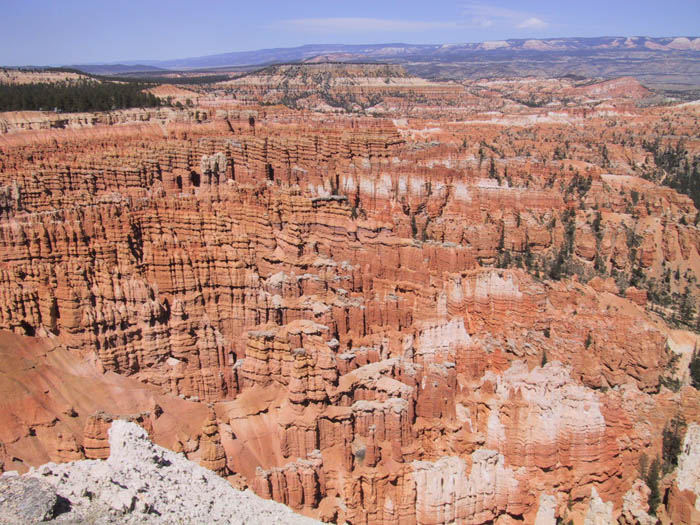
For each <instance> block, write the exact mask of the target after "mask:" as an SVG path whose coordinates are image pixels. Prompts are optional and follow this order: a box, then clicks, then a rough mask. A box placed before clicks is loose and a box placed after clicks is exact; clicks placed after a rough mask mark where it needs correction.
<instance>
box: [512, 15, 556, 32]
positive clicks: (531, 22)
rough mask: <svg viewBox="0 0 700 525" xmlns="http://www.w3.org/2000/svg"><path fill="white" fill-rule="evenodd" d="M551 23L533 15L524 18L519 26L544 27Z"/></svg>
mask: <svg viewBox="0 0 700 525" xmlns="http://www.w3.org/2000/svg"><path fill="white" fill-rule="evenodd" d="M548 25H549V24H547V22H545V21H544V20H542V19H541V18H537V17H536V16H531V17H530V18H528V19H526V20H523V21H522V22H520V23H519V24H518V28H520V29H544V28H545V27H547V26H548Z"/></svg>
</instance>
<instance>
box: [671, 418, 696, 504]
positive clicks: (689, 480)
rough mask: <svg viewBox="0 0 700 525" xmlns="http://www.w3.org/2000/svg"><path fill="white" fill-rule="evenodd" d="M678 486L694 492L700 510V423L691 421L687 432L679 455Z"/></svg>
mask: <svg viewBox="0 0 700 525" xmlns="http://www.w3.org/2000/svg"><path fill="white" fill-rule="evenodd" d="M676 483H677V484H678V488H679V489H681V490H689V491H691V492H692V493H694V494H695V495H696V496H697V498H696V499H695V508H696V510H700V425H697V424H695V423H691V424H690V425H689V426H688V430H687V431H686V433H685V439H684V440H683V448H682V449H681V454H680V456H678V476H677V478H676Z"/></svg>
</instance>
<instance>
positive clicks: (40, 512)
mask: <svg viewBox="0 0 700 525" xmlns="http://www.w3.org/2000/svg"><path fill="white" fill-rule="evenodd" d="M109 445H110V455H109V458H107V459H106V460H82V461H77V462H70V463H63V464H54V463H49V464H46V465H43V466H41V467H39V468H38V469H36V470H32V471H31V472H29V473H28V474H25V475H24V476H22V477H21V478H17V477H16V475H15V476H13V475H11V474H10V473H5V474H4V475H3V476H2V477H0V486H2V487H3V491H2V494H3V496H2V501H0V523H13V519H17V520H22V522H23V523H38V522H42V523H47V522H48V523H76V522H79V523H95V524H102V523H105V524H106V523H202V524H204V523H227V524H234V523H250V524H264V523H280V524H282V523H284V524H287V523H289V524H299V525H301V524H312V523H318V522H316V521H314V520H311V519H309V518H305V517H302V516H298V515H295V514H294V513H293V512H292V511H290V510H289V508H287V507H285V506H283V505H280V504H278V503H274V502H271V501H266V500H263V499H261V498H259V497H258V496H256V495H254V494H252V493H250V492H249V491H245V492H241V491H238V490H236V489H234V488H232V487H231V486H230V485H229V484H228V482H226V481H225V480H224V479H222V478H220V477H219V476H217V475H216V474H214V473H213V472H211V471H209V470H207V469H205V468H203V467H199V466H197V465H196V464H194V463H192V462H190V461H187V460H186V459H185V458H184V457H183V456H182V455H178V454H175V453H174V452H171V451H169V450H166V449H164V448H161V447H159V446H157V445H154V444H153V443H151V442H150V440H149V439H148V434H147V433H146V431H145V430H144V429H143V428H141V427H140V426H138V425H136V424H134V423H129V422H126V421H121V420H117V421H114V422H113V423H112V425H111V427H110V429H109ZM20 483H22V484H23V488H24V491H21V490H17V489H15V490H12V488H13V487H18V486H20ZM6 489H9V490H6Z"/></svg>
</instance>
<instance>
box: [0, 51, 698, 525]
mask: <svg viewBox="0 0 700 525" xmlns="http://www.w3.org/2000/svg"><path fill="white" fill-rule="evenodd" d="M160 92H161V93H162V94H163V96H174V97H180V98H182V99H188V100H190V102H191V105H187V104H185V107H181V108H178V107H174V106H169V107H162V108H145V109H128V110H118V111H114V112H108V113H80V114H78V113H75V114H63V113H56V112H39V111H37V112H18V113H0V354H1V358H0V372H1V373H0V392H1V393H2V396H0V407H1V410H0V418H1V419H0V464H1V465H2V467H1V468H0V470H5V471H19V472H20V473H24V472H26V471H28V470H30V469H31V468H33V467H38V466H39V465H42V464H45V463H47V462H56V463H62V462H74V461H80V460H84V459H91V460H106V458H108V457H109V456H110V442H109V438H108V436H109V432H110V428H113V427H114V424H113V423H114V422H115V421H119V420H127V421H131V422H135V423H137V424H139V425H140V426H141V427H143V429H145V431H146V432H147V433H148V435H149V436H150V437H151V439H153V441H154V442H155V443H156V444H158V445H160V446H162V447H165V448H167V449H170V450H173V451H175V452H177V453H181V454H183V455H184V456H185V457H186V458H188V459H190V460H192V461H195V462H198V463H199V464H201V465H202V466H204V467H206V468H207V469H209V470H211V471H213V472H215V473H217V474H218V475H219V476H221V477H223V478H226V479H227V480H228V481H229V482H230V483H231V484H232V485H233V486H234V487H236V488H240V489H245V488H249V489H250V490H252V491H254V492H255V493H256V494H257V495H258V496H261V497H262V498H266V499H271V500H274V501H276V502H278V503H282V504H284V505H287V506H288V507H290V508H291V509H293V510H294V511H296V512H298V513H301V514H304V515H306V516H308V517H310V518H314V519H318V520H321V521H325V522H334V523H352V524H372V525H375V524H389V523H421V524H442V523H464V524H475V525H476V524H485V523H497V524H500V525H505V524H515V523H538V524H553V523H556V522H558V521H556V520H560V521H561V522H564V523H568V522H569V521H573V523H575V524H576V525H578V524H583V523H586V524H587V523H611V522H616V523H622V524H626V523H656V520H657V519H658V520H660V521H661V522H662V523H696V522H697V521H696V520H697V519H698V512H699V510H698V509H700V507H699V505H700V492H699V490H700V489H699V488H698V479H697V475H696V471H697V469H696V468H695V467H696V466H697V459H698V457H699V456H700V448H699V447H700V434H699V433H698V431H697V429H698V426H697V425H698V424H700V393H699V392H698V390H697V388H695V387H694V386H693V380H692V377H691V375H690V372H689V364H690V363H691V361H692V360H693V359H694V358H695V357H696V351H697V350H696V348H697V327H698V326H699V324H698V323H697V315H696V312H697V309H696V307H695V300H696V298H697V296H698V286H697V276H698V275H699V272H700V230H699V229H698V226H697V223H698V217H700V215H699V214H698V209H697V207H696V203H695V202H694V199H693V197H694V196H695V195H694V194H693V193H692V191H685V190H686V189H687V187H688V186H687V185H683V184H685V183H684V181H685V180H686V179H684V178H683V177H686V176H687V177H688V178H690V177H691V174H692V176H697V167H698V163H699V159H700V137H699V136H698V132H697V131H698V126H697V123H698V118H699V117H700V104H698V103H697V102H689V103H681V102H679V101H675V102H673V101H671V102H668V103H663V104H659V103H657V102H658V97H657V95H655V93H653V92H652V91H650V90H648V89H647V88H646V87H644V86H643V85H641V84H640V83H639V82H638V81H637V80H635V79H634V78H630V77H623V78H619V79H615V80H600V79H597V80H586V81H581V80H577V79H574V78H545V79H542V78H527V79H493V78H491V79H466V80H452V81H444V82H437V81H435V80H427V79H423V78H419V77H415V76H412V75H411V74H410V73H409V72H407V71H406V70H404V69H403V68H401V67H398V66H395V65H384V64H382V65H357V64H350V65H348V64H304V65H283V66H271V67H269V68H264V69H262V70H260V71H257V72H254V73H251V74H246V75H242V76H236V77H235V78H231V79H228V80H223V81H219V82H216V83H212V84H209V85H207V84H203V85H196V86H189V85H188V86H181V87H179V88H173V89H164V90H161V91H160ZM155 93H158V91H155ZM158 96H160V95H158ZM655 97H656V98H655ZM673 177H676V178H673ZM674 419H675V420H680V419H682V421H683V425H681V426H680V427H678V428H682V434H681V435H680V436H678V439H680V440H681V442H682V443H683V446H682V447H681V448H682V451H683V452H682V454H680V456H679V457H678V458H676V461H677V466H676V464H667V465H665V466H668V468H667V469H665V470H664V472H663V475H662V476H661V477H660V479H659V484H660V490H661V491H662V495H663V497H662V502H661V504H660V505H659V507H658V509H651V510H655V511H656V516H654V517H652V516H651V514H650V513H649V512H650V508H649V505H648V503H647V500H648V494H649V490H650V487H647V485H646V483H645V481H646V478H645V474H646V470H645V468H641V469H640V467H639V465H640V463H641V464H644V463H645V462H646V461H647V459H648V460H649V461H652V460H653V459H654V458H656V457H659V458H661V459H665V458H666V456H664V454H665V452H664V450H665V437H664V436H665V435H666V430H667V429H668V428H671V427H670V425H671V424H672V421H673V420H674ZM120 425H122V423H119V424H118V425H117V426H120ZM644 458H647V459H644ZM640 470H641V471H644V472H640ZM596 520H597V521H596ZM601 520H602V521H601Z"/></svg>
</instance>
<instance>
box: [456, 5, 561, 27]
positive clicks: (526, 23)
mask: <svg viewBox="0 0 700 525" xmlns="http://www.w3.org/2000/svg"><path fill="white" fill-rule="evenodd" d="M462 9H463V14H464V16H466V17H467V19H469V21H470V23H471V25H473V26H477V27H490V26H493V25H499V26H508V27H514V28H517V29H544V28H546V27H547V26H548V25H549V24H548V23H547V22H545V21H544V20H543V19H542V17H539V16H535V15H534V14H532V13H527V12H525V11H518V10H516V9H508V8H505V7H498V6H493V5H488V4H482V3H468V4H464V5H463V6H462Z"/></svg>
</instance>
